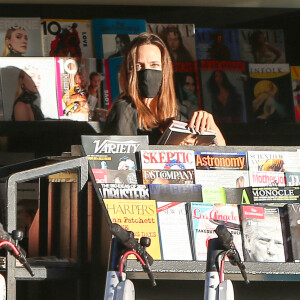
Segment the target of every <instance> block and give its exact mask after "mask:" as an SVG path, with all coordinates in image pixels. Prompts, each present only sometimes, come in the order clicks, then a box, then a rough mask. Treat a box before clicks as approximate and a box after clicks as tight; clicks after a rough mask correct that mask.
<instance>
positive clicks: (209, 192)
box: [202, 186, 226, 204]
mask: <svg viewBox="0 0 300 300" xmlns="http://www.w3.org/2000/svg"><path fill="white" fill-rule="evenodd" d="M202 201H203V203H213V204H215V203H221V204H226V191H225V188H223V187H219V188H218V187H215V186H209V187H207V186H203V187H202Z"/></svg>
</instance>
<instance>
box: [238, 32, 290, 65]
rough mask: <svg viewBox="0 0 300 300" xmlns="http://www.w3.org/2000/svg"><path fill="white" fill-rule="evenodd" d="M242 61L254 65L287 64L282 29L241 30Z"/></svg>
mask: <svg viewBox="0 0 300 300" xmlns="http://www.w3.org/2000/svg"><path fill="white" fill-rule="evenodd" d="M239 45H240V57H241V60H243V61H246V62H252V63H261V64H272V63H285V62H286V57H285V45H284V32H283V30H282V29H239Z"/></svg>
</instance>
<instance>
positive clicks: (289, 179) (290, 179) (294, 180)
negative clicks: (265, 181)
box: [284, 172, 300, 186]
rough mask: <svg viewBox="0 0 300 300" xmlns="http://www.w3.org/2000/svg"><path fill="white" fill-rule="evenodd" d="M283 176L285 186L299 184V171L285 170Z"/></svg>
mask: <svg viewBox="0 0 300 300" xmlns="http://www.w3.org/2000/svg"><path fill="white" fill-rule="evenodd" d="M284 176H285V182H286V185H287V186H300V172H285V173H284Z"/></svg>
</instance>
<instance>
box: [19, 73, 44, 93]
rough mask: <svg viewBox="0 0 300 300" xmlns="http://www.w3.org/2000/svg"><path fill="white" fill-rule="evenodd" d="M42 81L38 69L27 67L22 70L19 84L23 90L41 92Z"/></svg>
mask: <svg viewBox="0 0 300 300" xmlns="http://www.w3.org/2000/svg"><path fill="white" fill-rule="evenodd" d="M40 83H41V77H40V74H39V73H38V72H37V70H36V71H35V70H31V69H25V70H24V71H21V72H20V75H19V85H20V86H21V87H22V89H23V90H25V91H27V92H30V93H33V94H36V93H38V92H39V88H40Z"/></svg>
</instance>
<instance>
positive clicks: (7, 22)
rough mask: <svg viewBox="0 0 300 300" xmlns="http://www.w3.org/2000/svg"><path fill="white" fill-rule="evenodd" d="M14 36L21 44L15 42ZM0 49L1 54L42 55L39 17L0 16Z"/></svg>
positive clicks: (13, 55)
mask: <svg viewBox="0 0 300 300" xmlns="http://www.w3.org/2000/svg"><path fill="white" fill-rule="evenodd" d="M14 38H15V39H16V38H17V39H18V41H19V42H21V44H19V43H15V42H14ZM0 49H1V51H3V52H2V53H1V56H10V57H16V56H35V57H39V56H43V55H42V40H41V19H40V18H4V17H2V18H0ZM2 49H3V50H2Z"/></svg>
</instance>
